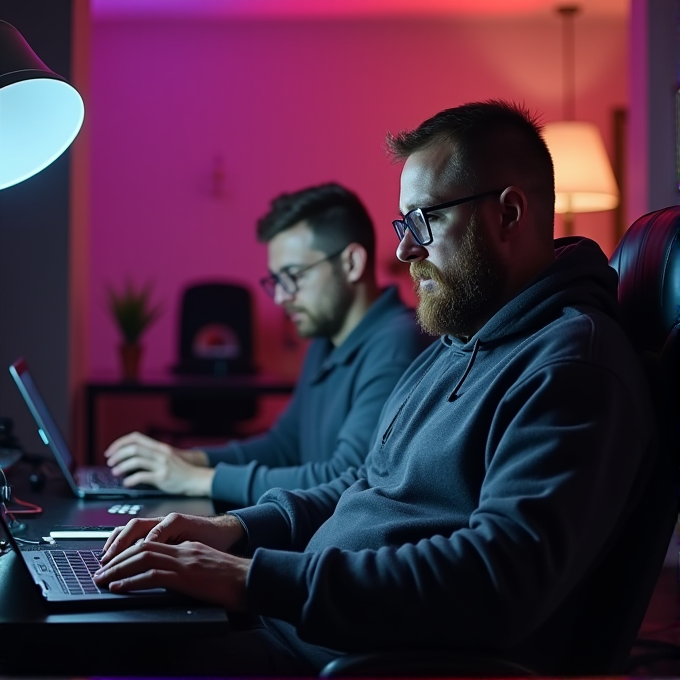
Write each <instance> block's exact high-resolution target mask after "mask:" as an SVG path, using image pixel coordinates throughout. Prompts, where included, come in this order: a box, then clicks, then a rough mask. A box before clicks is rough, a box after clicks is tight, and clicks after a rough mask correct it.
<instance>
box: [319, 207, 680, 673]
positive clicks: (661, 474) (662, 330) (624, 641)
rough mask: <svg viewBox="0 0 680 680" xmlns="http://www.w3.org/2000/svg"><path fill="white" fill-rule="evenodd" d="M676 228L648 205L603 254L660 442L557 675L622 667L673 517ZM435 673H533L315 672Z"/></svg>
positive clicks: (492, 667)
mask: <svg viewBox="0 0 680 680" xmlns="http://www.w3.org/2000/svg"><path fill="white" fill-rule="evenodd" d="M679 233H680V206H671V207H668V208H664V209H661V210H657V211H654V212H651V213H649V214H647V215H644V216H643V217H641V218H639V219H638V220H636V221H635V222H634V223H633V225H632V226H631V227H630V229H629V230H628V231H627V232H626V234H625V235H624V236H623V238H622V239H621V242H620V243H619V245H618V246H617V248H616V250H615V252H614V253H613V255H612V257H611V258H610V265H611V266H612V267H613V268H614V269H615V270H616V271H617V273H618V275H619V301H620V303H621V308H622V314H623V319H622V321H623V324H624V326H625V328H626V330H627V332H628V334H629V335H630V338H631V340H632V342H633V345H634V346H635V348H636V349H637V350H638V351H639V352H640V355H641V357H642V359H643V362H644V365H645V368H646V369H647V371H648V375H649V378H650V385H651V387H652V395H653V399H654V408H655V411H656V414H657V419H658V423H659V431H660V444H659V447H658V455H657V456H656V457H655V458H653V459H652V460H650V461H647V466H646V469H644V470H641V471H640V474H639V475H638V478H637V480H636V488H635V489H633V490H632V492H631V496H630V499H629V501H630V502H629V507H628V508H627V510H626V512H625V513H624V515H623V517H622V519H621V523H620V526H619V528H618V538H617V539H616V542H615V544H614V545H613V548H612V550H611V551H610V552H609V553H608V554H607V556H606V557H605V558H604V559H603V560H602V561H601V562H600V563H599V564H598V565H596V566H595V568H594V569H593V571H592V573H591V574H590V575H589V576H588V578H587V579H586V580H585V581H584V583H583V584H582V585H581V588H582V589H583V590H582V593H583V594H584V595H585V597H584V598H583V599H582V602H584V606H583V607H581V609H580V611H578V612H576V616H575V620H574V625H573V628H572V632H571V635H570V638H569V639H568V641H567V646H566V650H565V654H564V657H563V659H562V661H561V663H560V666H561V668H559V669H558V674H560V675H565V676H566V675H571V676H574V675H581V676H586V675H625V674H626V672H627V670H628V668H629V659H630V654H631V650H632V648H633V645H634V643H635V640H636V638H637V635H638V632H639V630H640V626H641V624H642V622H643V619H644V616H645V613H646V611H647V607H648V606H649V602H650V600H651V597H652V594H653V592H654V588H655V586H656V583H657V580H658V578H659V575H660V573H661V569H662V567H663V563H664V559H665V556H666V553H667V551H668V546H669V544H670V541H671V538H672V536H673V531H674V527H675V524H676V522H677V521H678V467H679V466H678V463H679V462H680V461H679V452H680V437H679V436H678V435H679V430H680V427H679V425H680V419H679V415H680V413H679V409H678V390H679V385H678V383H679V380H678V378H679V375H678V353H679V352H680V346H679V343H680V340H679V335H678V333H679V331H678V317H679V310H680V243H679V238H678V236H679ZM622 455H625V452H622ZM452 615H454V616H455V613H454V614H452ZM435 675H437V676H440V677H446V676H448V677H461V676H468V677H470V676H476V677H479V676H486V677H501V676H503V677H509V676H518V675H520V676H531V675H536V673H535V672H534V670H533V669H529V668H522V667H518V666H516V665H515V664H512V663H511V662H508V661H506V660H504V659H503V658H498V657H488V656H486V655H484V654H483V653H479V652H470V651H465V650H456V649H451V650H437V651H434V652H433V651H426V650H408V649H406V650H400V651H398V652H394V651H387V652H381V651H380V650H376V651H375V652H374V653H367V654H347V655H345V656H341V657H339V658H337V659H335V660H333V661H331V662H330V663H328V664H327V665H326V666H325V667H324V668H323V669H322V670H321V672H320V677H322V678H341V677H351V676H373V677H379V676H383V677H384V676H392V677H397V676H411V677H424V676H435Z"/></svg>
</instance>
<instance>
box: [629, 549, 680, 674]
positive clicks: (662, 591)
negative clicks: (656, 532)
mask: <svg viewBox="0 0 680 680" xmlns="http://www.w3.org/2000/svg"><path fill="white" fill-rule="evenodd" d="M679 557H680V540H678V537H677V536H676V537H675V538H674V541H673V542H672V543H671V546H670V547H669V551H668V556H667V558H666V562H665V564H664V568H663V570H662V572H661V576H660V577H659V581H658V584H657V587H656V590H655V591H654V595H653V597H652V601H651V603H650V605H649V608H648V610H647V615H646V616H645V620H644V622H643V624H642V628H641V630H640V634H639V636H638V644H636V646H635V648H634V650H633V654H632V657H631V662H632V663H631V672H630V674H631V675H635V676H644V677H647V678H661V677H672V678H680V587H679V580H678V579H679V576H680V574H679V570H678V560H679Z"/></svg>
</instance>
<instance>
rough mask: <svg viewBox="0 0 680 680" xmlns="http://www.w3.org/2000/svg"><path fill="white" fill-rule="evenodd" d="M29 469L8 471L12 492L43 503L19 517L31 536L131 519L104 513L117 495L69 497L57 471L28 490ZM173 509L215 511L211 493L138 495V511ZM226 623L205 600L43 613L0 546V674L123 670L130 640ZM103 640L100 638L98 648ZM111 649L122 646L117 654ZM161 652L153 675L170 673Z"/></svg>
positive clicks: (217, 631) (217, 629)
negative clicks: (197, 495)
mask: <svg viewBox="0 0 680 680" xmlns="http://www.w3.org/2000/svg"><path fill="white" fill-rule="evenodd" d="M29 472H30V471H29V470H28V468H27V466H26V464H24V463H20V464H18V465H16V466H14V467H13V468H11V469H10V470H7V476H8V478H9V482H10V485H11V486H12V494H13V497H14V498H15V499H16V498H17V497H18V498H20V499H21V500H23V501H27V502H30V503H35V504H37V505H39V506H40V507H41V508H42V509H43V512H42V513H41V514H40V515H39V516H36V517H28V516H21V519H22V521H23V522H24V523H25V524H26V525H27V533H30V535H31V536H33V535H38V536H40V535H47V533H48V532H49V530H50V528H51V527H53V526H55V525H59V524H61V525H63V524H67V525H73V524H79V525H95V524H97V525H117V524H124V523H125V522H126V521H127V520H128V519H130V515H114V514H111V513H110V512H109V510H110V509H111V507H112V505H114V504H115V501H112V500H87V501H85V500H83V499H78V498H74V497H72V496H71V495H70V493H69V491H68V487H67V486H66V484H64V483H62V482H61V480H59V479H56V478H55V479H50V480H49V481H48V483H47V484H46V487H45V489H44V490H43V491H42V492H41V493H37V492H34V491H31V490H30V489H29V488H28V485H27V483H26V480H27V478H28V474H29ZM13 507H16V505H15V506H13ZM173 510H177V511H180V512H188V513H192V514H204V515H212V514H214V513H215V508H214V506H213V503H212V501H210V500H209V499H202V498H199V499H196V498H193V499H192V498H173V499H152V498H148V499H143V500H142V501H141V508H140V511H139V515H138V516H143V517H154V516H159V515H163V514H167V513H168V512H172V511H173ZM0 533H1V530H0ZM47 626H49V628H48V627H47ZM228 628H229V620H228V617H227V615H226V613H225V612H224V610H223V609H221V608H219V607H212V606H207V605H198V606H192V607H190V608H188V607H187V606H172V607H167V606H165V607H159V608H145V609H143V610H141V609H140V610H128V609H117V610H115V611H102V612H93V611H83V612H75V613H68V614H63V613H59V614H53V613H49V612H48V611H47V609H46V608H45V606H44V604H43V602H42V599H41V597H40V596H39V594H38V593H37V592H36V591H35V587H34V585H33V583H32V581H31V579H30V578H29V576H28V574H26V572H25V570H24V568H23V565H21V563H20V562H19V560H18V558H17V556H16V555H15V554H14V553H13V552H12V551H11V550H10V551H6V552H4V553H0V641H1V644H0V674H2V673H6V674H7V673H11V674H21V675H26V674H29V675H34V676H35V675H55V674H57V675H68V676H74V675H102V674H117V675H120V674H126V673H129V671H130V665H129V663H126V659H129V656H128V654H134V652H133V651H130V645H131V643H134V641H138V642H139V644H140V645H142V640H143V645H144V646H145V647H147V648H148V646H149V645H156V644H162V645H164V646H167V645H169V644H172V643H173V642H172V641H173V639H176V640H177V641H178V643H179V641H180V640H182V641H185V640H187V639H205V638H206V637H208V636H214V635H224V634H226V631H227V630H228ZM102 641H105V643H106V647H105V649H106V653H104V654H102ZM33 642H35V643H36V644H35V646H34V645H33V644H32V643H33ZM166 648H167V647H166ZM116 649H120V650H121V653H120V654H116V653H115V650H116ZM123 650H127V651H125V653H123ZM163 656H165V657H166V658H167V657H168V656H171V655H167V654H163V655H159V657H161V658H160V659H159V660H158V664H157V665H154V667H153V668H152V669H148V670H149V671H151V672H152V673H153V674H157V675H160V674H167V675H172V673H173V667H172V658H170V659H168V661H167V662H166V663H167V667H166V668H165V669H164V668H163V667H162V657H163ZM135 668H136V666H135ZM141 670H143V669H141ZM141 670H140V672H141Z"/></svg>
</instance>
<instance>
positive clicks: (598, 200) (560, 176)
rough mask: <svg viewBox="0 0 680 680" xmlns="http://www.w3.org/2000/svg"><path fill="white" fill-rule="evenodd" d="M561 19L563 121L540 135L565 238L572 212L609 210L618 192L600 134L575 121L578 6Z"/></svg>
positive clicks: (566, 10) (564, 10)
mask: <svg viewBox="0 0 680 680" xmlns="http://www.w3.org/2000/svg"><path fill="white" fill-rule="evenodd" d="M557 11H558V12H559V14H560V15H561V16H562V19H563V24H562V27H563V33H564V39H563V49H564V54H563V68H564V79H563V86H564V87H563V106H564V111H563V115H564V120H561V121H558V122H554V123H547V124H546V126H545V128H544V131H543V136H544V139H545V142H546V144H547V145H548V148H549V149H550V154H551V155H552V158H553V164H554V166H555V212H556V213H558V214H563V215H564V231H565V235H566V236H571V235H572V234H573V232H574V213H577V212H596V211H599V210H612V209H614V208H616V206H617V205H618V202H619V190H618V187H617V185H616V179H615V178H614V172H613V170H612V167H611V163H610V162H609V157H608V156H607V150H606V149H605V146H604V141H603V139H602V135H601V134H600V131H599V130H598V128H597V126H596V125H594V124H593V123H587V122H585V121H577V120H575V105H574V104H575V95H574V93H575V89H576V88H575V82H574V31H573V19H574V16H575V15H576V13H577V12H578V7H576V6H573V5H569V6H563V7H558V8H557Z"/></svg>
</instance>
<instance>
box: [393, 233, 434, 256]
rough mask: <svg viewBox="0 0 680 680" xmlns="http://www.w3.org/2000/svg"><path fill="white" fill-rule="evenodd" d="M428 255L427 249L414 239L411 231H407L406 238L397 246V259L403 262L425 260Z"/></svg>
mask: <svg viewBox="0 0 680 680" xmlns="http://www.w3.org/2000/svg"><path fill="white" fill-rule="evenodd" d="M427 254H428V253H427V248H426V247H425V246H421V245H420V243H418V241H416V240H415V238H414V237H413V234H412V233H411V230H410V229H407V230H406V233H405V234H404V238H403V239H401V241H399V245H398V246H397V257H398V258H399V259H400V260H401V261H402V262H415V261H416V260H424V259H425V258H426V257H427Z"/></svg>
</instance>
